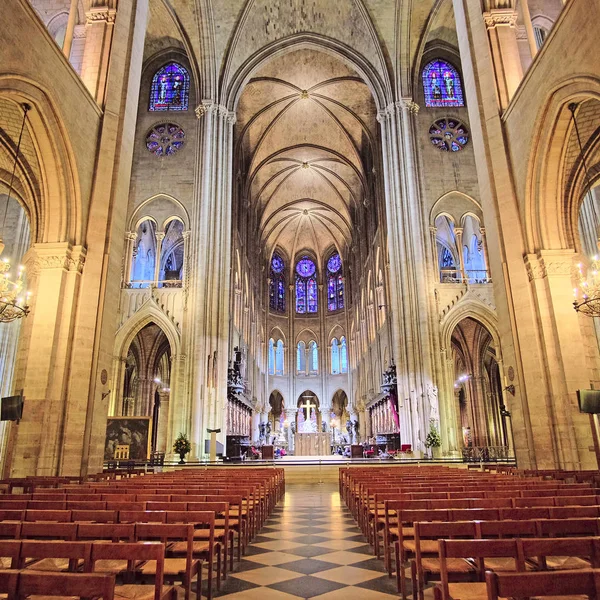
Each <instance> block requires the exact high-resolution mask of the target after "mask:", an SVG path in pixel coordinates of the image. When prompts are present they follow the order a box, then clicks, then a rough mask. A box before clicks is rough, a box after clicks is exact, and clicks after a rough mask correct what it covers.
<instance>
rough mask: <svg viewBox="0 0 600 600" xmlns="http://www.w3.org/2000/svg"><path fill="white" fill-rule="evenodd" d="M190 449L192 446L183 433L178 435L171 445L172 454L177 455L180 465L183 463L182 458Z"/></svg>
mask: <svg viewBox="0 0 600 600" xmlns="http://www.w3.org/2000/svg"><path fill="white" fill-rule="evenodd" d="M191 449H192V444H190V440H189V439H188V437H187V435H185V433H180V434H179V435H178V436H177V439H176V440H175V443H174V444H173V452H175V454H179V459H180V460H179V464H182V463H183V462H184V461H183V459H184V457H185V455H186V454H188V453H189V452H190V451H191Z"/></svg>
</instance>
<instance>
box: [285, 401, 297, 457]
mask: <svg viewBox="0 0 600 600" xmlns="http://www.w3.org/2000/svg"><path fill="white" fill-rule="evenodd" d="M297 412H298V409H297V408H286V409H285V418H286V420H287V422H288V423H289V424H290V426H289V427H288V450H289V451H290V453H293V452H294V450H295V448H294V441H295V440H294V434H293V433H292V426H291V425H292V423H295V422H296V413H297Z"/></svg>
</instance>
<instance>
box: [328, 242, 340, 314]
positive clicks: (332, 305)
mask: <svg viewBox="0 0 600 600" xmlns="http://www.w3.org/2000/svg"><path fill="white" fill-rule="evenodd" d="M327 308H328V310H329V311H335V310H340V309H342V308H344V278H343V276H342V259H341V258H340V255H339V254H338V253H337V252H336V253H335V254H333V255H332V256H331V257H330V258H329V260H328V261H327Z"/></svg>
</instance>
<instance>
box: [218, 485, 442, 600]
mask: <svg viewBox="0 0 600 600" xmlns="http://www.w3.org/2000/svg"><path fill="white" fill-rule="evenodd" d="M216 597H224V598H230V599H231V600H234V599H235V600H238V599H239V600H298V598H314V597H318V598H319V599H320V600H386V599H387V598H390V599H391V598H397V597H398V595H397V594H396V592H395V583H394V580H393V579H391V578H389V577H388V576H387V574H386V573H385V568H384V565H383V562H382V561H380V560H378V559H377V558H375V557H374V556H373V553H372V551H371V549H370V546H369V545H368V544H367V543H366V542H365V538H364V536H363V535H362V533H361V531H360V530H359V529H358V527H357V526H356V523H355V522H354V519H353V518H352V515H351V513H350V512H349V510H348V509H347V508H346V507H345V506H344V505H343V503H342V502H341V498H340V494H339V491H338V486H337V485H336V484H332V483H323V484H318V483H306V484H304V483H303V484H286V493H285V498H284V500H283V502H281V504H280V505H279V506H277V508H275V510H274V511H273V515H272V517H271V518H270V519H269V520H268V522H267V524H266V525H265V527H264V528H263V529H262V530H261V532H260V533H259V535H258V536H257V537H256V538H255V540H254V541H253V542H252V543H251V544H249V546H248V548H247V552H246V555H245V556H244V557H243V558H242V560H241V562H240V564H239V566H236V568H235V572H234V573H233V574H232V576H231V577H229V578H228V579H227V581H226V582H224V584H223V587H222V590H221V592H220V593H218V594H217V595H216ZM430 597H433V596H430Z"/></svg>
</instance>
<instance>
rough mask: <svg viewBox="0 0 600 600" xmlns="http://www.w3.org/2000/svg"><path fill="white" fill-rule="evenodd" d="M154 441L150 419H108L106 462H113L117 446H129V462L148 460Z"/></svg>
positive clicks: (105, 448) (105, 444)
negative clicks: (152, 441)
mask: <svg viewBox="0 0 600 600" xmlns="http://www.w3.org/2000/svg"><path fill="white" fill-rule="evenodd" d="M151 440H152V419H151V418H150V417H108V420H107V422H106V441H105V443H104V460H113V459H114V456H115V449H116V447H117V445H125V444H127V445H128V446H129V460H148V456H149V455H150V444H151Z"/></svg>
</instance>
